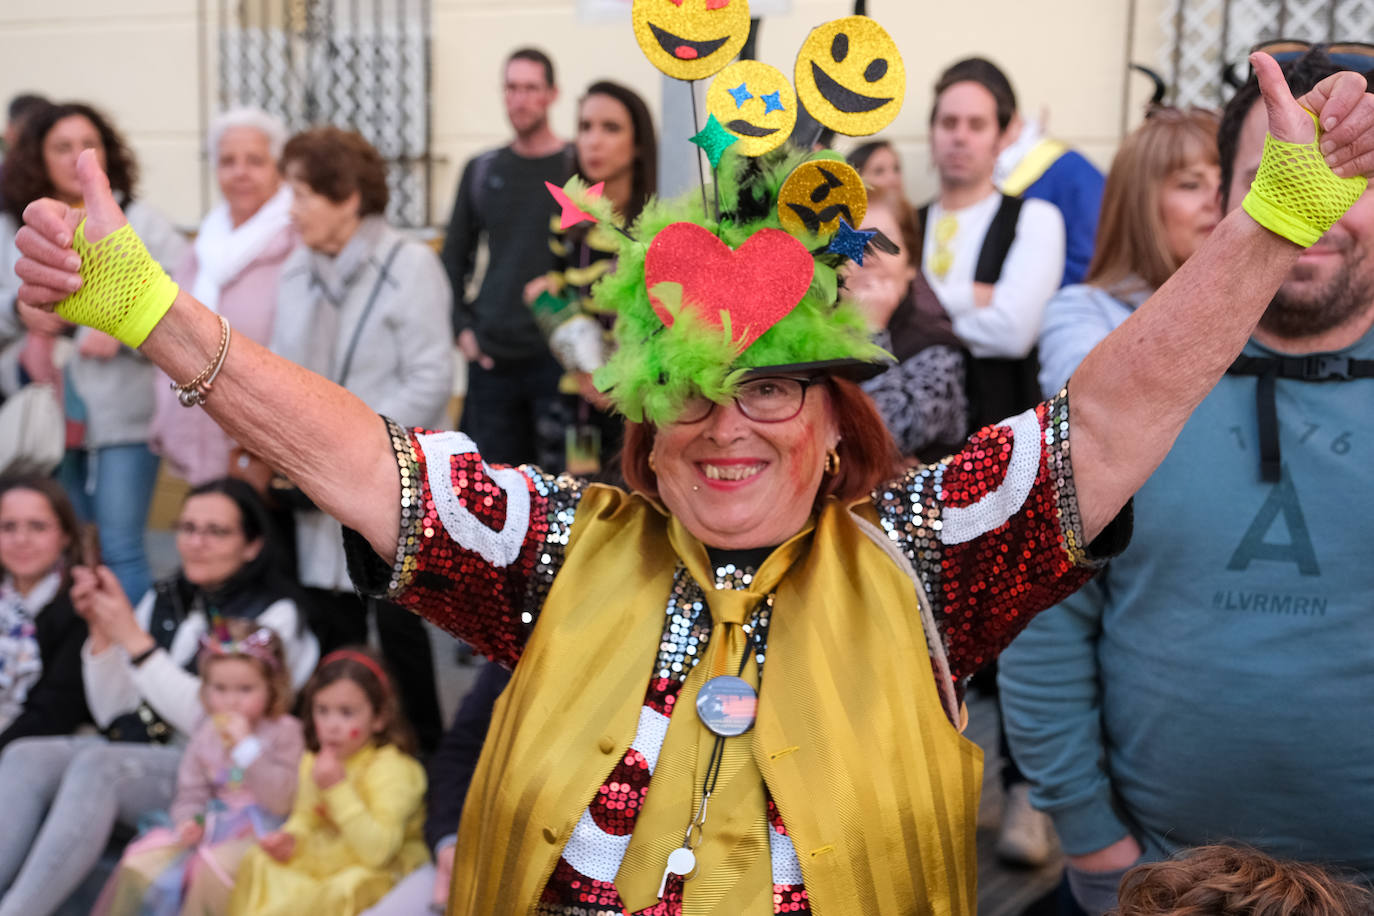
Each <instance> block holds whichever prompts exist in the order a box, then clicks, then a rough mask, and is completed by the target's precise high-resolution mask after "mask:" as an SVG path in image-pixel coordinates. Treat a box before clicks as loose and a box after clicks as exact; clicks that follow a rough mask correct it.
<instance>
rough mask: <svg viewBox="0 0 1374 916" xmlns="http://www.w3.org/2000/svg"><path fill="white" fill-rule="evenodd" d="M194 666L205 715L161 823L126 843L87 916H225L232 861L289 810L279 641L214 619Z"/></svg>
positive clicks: (289, 722) (289, 750) (296, 750)
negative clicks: (168, 822)
mask: <svg viewBox="0 0 1374 916" xmlns="http://www.w3.org/2000/svg"><path fill="white" fill-rule="evenodd" d="M199 669H200V674H201V682H202V686H201V691H200V696H201V702H202V704H203V705H204V707H205V713H206V718H205V719H204V720H203V721H202V722H201V724H200V726H199V727H198V728H197V729H196V730H195V732H194V733H193V734H192V736H191V742H190V744H189V745H187V747H186V751H185V754H184V755H183V756H182V758H181V767H180V769H179V770H178V772H177V791H176V796H175V798H174V799H173V802H172V807H171V811H170V812H169V813H170V815H171V826H170V827H160V828H156V829H154V830H152V831H150V832H148V833H147V834H145V835H144V836H142V837H140V838H139V839H138V840H136V841H134V843H133V844H132V845H130V846H129V848H128V850H127V851H126V852H125V853H124V857H123V859H121V860H120V863H119V868H118V869H117V870H116V871H115V874H114V875H113V876H112V877H111V879H110V883H109V884H108V885H106V888H105V893H104V894H103V895H102V897H101V902H100V903H99V904H98V905H97V908H96V912H97V913H102V912H103V913H108V914H111V916H119V914H134V913H142V914H151V916H163V914H167V916H171V914H176V913H188V914H195V916H203V914H222V913H224V912H226V910H227V909H228V904H229V893H230V891H231V889H232V888H233V885H234V872H235V871H237V869H238V864H239V860H240V859H241V858H242V857H243V855H244V853H245V852H247V851H248V850H249V849H250V848H252V846H253V844H254V843H255V842H257V839H258V837H260V836H265V835H268V834H270V833H271V832H272V831H273V830H275V829H276V828H277V827H278V826H279V825H280V824H281V823H282V819H283V818H285V817H286V814H287V813H288V812H289V811H290V810H291V800H292V798H293V797H294V796H295V793H296V771H297V767H298V766H299V764H300V759H301V754H302V753H303V752H304V750H305V748H304V736H303V734H302V731H301V724H300V722H299V721H297V720H296V719H295V718H293V717H292V716H290V715H287V712H286V710H287V707H288V706H289V705H290V702H291V687H290V681H289V679H288V678H289V674H288V672H287V668H286V659H285V653H284V652H283V649H282V642H281V639H280V638H279V637H278V636H277V634H276V633H274V632H273V631H272V630H270V629H268V628H266V627H261V626H258V625H257V624H256V623H255V622H254V621H252V620H244V619H239V618H230V619H220V618H216V619H215V621H214V623H213V624H212V626H211V627H210V635H207V636H206V637H204V638H202V640H201V650H200V660H199Z"/></svg>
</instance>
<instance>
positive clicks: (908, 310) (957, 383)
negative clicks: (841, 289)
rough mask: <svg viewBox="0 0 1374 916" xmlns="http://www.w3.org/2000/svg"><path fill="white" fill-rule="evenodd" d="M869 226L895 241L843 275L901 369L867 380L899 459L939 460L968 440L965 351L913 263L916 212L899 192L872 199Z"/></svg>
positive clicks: (917, 237)
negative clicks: (891, 247) (890, 250)
mask: <svg viewBox="0 0 1374 916" xmlns="http://www.w3.org/2000/svg"><path fill="white" fill-rule="evenodd" d="M864 224H865V225H866V226H867V227H868V228H871V229H877V230H878V231H880V232H882V233H883V234H884V235H886V236H887V237H888V238H889V239H892V240H893V241H895V242H896V243H897V247H898V250H897V251H896V252H894V253H888V252H883V251H873V252H869V253H868V254H867V255H865V256H864V262H863V264H860V265H854V266H853V267H851V268H850V270H849V272H848V273H847V274H846V275H845V289H846V290H848V292H849V296H850V298H851V299H852V300H853V301H854V304H855V305H857V306H858V307H859V310H860V311H861V312H863V314H864V317H865V318H866V319H867V320H868V324H869V327H870V328H871V329H872V330H873V331H874V333H875V334H876V335H877V338H876V339H877V342H878V344H879V346H881V347H882V348H883V349H885V350H887V351H888V352H889V353H891V354H892V355H893V356H894V357H896V359H897V364H896V365H895V366H892V367H890V368H888V369H886V370H884V371H883V372H882V373H880V374H878V375H876V376H874V377H873V378H871V379H868V380H866V381H864V382H863V383H862V384H863V389H864V391H866V392H868V396H869V397H871V398H872V399H873V404H874V406H875V407H877V408H878V413H879V414H881V415H882V418H883V423H885V424H886V425H887V429H888V432H890V433H892V438H893V439H894V440H896V442H897V448H898V449H899V450H900V451H901V453H902V456H903V457H904V458H907V459H909V460H912V461H918V460H922V459H924V460H926V461H934V460H937V459H939V458H941V457H943V456H944V455H948V454H949V453H950V452H953V451H957V450H958V447H959V444H960V443H961V442H962V441H963V439H964V437H965V436H967V435H968V394H967V392H966V391H965V388H964V375H965V368H966V367H965V358H964V346H963V344H961V343H960V342H959V338H958V337H956V336H955V334H954V328H953V326H952V325H951V324H950V321H949V315H948V314H947V313H946V312H945V309H944V306H942V305H941V304H940V300H939V299H937V298H935V292H934V290H932V289H931V288H930V284H929V283H927V282H926V278H925V276H924V275H923V274H922V273H921V271H920V270H918V269H917V267H916V265H915V264H914V263H912V260H911V252H913V251H920V250H921V237H920V234H919V232H918V231H917V228H916V214H915V212H914V211H913V210H912V209H911V205H910V204H908V203H907V202H906V200H905V199H904V198H902V197H901V196H900V195H894V194H879V195H874V196H873V197H871V198H869V201H868V215H867V216H865V217H864Z"/></svg>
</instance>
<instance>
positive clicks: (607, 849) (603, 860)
mask: <svg viewBox="0 0 1374 916" xmlns="http://www.w3.org/2000/svg"><path fill="white" fill-rule="evenodd" d="M629 848H630V838H629V837H628V836H611V835H610V834H609V833H607V832H606V831H604V830H602V829H601V828H600V827H598V826H597V825H596V821H594V820H592V812H591V809H590V808H589V809H587V810H586V811H583V812H582V819H581V820H579V821H578V822H577V826H576V827H574V828H573V832H572V836H571V837H570V838H569V839H568V845H566V846H564V847H563V858H564V859H566V860H567V861H568V864H569V865H571V866H572V867H573V868H575V869H577V870H578V871H579V872H581V873H582V874H584V875H586V876H587V877H588V878H593V879H595V880H597V881H606V882H614V881H615V875H616V872H618V871H620V862H621V860H622V859H624V858H625V850H627V849H629Z"/></svg>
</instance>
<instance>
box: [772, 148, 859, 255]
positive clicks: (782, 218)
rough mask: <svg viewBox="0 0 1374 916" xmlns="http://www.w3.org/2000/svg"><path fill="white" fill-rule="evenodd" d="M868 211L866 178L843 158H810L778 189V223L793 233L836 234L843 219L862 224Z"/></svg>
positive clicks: (852, 223)
mask: <svg viewBox="0 0 1374 916" xmlns="http://www.w3.org/2000/svg"><path fill="white" fill-rule="evenodd" d="M867 213H868V191H866V190H864V180H863V179H862V178H860V177H859V173H858V172H856V171H854V168H853V167H852V166H850V165H849V163H847V162H845V161H844V160H842V159H825V158H821V159H808V160H807V161H806V162H803V163H802V164H801V165H799V166H797V167H796V168H795V169H793V170H792V174H790V175H788V176H787V180H786V181H784V182H783V183H782V187H781V188H779V189H778V222H780V223H782V228H784V229H786V230H787V231H788V232H791V233H792V234H793V235H802V234H804V233H809V234H811V235H815V236H822V237H823V236H829V235H833V234H834V233H835V232H836V231H838V230H839V228H840V220H841V219H843V220H844V221H845V222H846V223H848V224H849V225H851V226H860V225H863V219H864V216H865V215H866V214H867Z"/></svg>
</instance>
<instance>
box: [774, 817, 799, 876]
mask: <svg viewBox="0 0 1374 916" xmlns="http://www.w3.org/2000/svg"><path fill="white" fill-rule="evenodd" d="M768 857H769V858H770V859H772V860H773V883H774V884H801V883H802V872H801V862H799V861H797V848H796V847H795V846H793V845H792V838H791V837H790V836H788V835H787V834H785V833H778V832H777V831H776V830H774V829H773V828H772V826H769V828H768Z"/></svg>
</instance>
